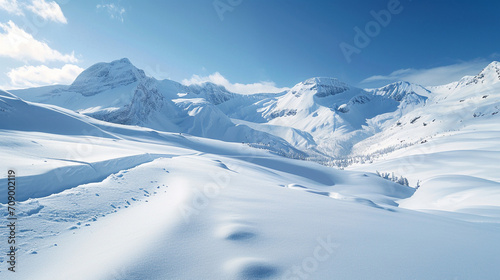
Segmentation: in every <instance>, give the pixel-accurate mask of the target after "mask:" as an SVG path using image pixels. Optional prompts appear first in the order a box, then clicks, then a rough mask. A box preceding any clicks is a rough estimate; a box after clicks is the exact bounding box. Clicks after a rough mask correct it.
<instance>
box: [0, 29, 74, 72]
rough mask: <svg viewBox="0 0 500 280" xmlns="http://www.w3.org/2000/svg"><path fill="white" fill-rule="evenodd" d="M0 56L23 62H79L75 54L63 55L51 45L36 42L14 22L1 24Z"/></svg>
mask: <svg viewBox="0 0 500 280" xmlns="http://www.w3.org/2000/svg"><path fill="white" fill-rule="evenodd" d="M2 31H3V32H4V33H3V32H2ZM0 56H4V57H10V58H14V59H18V60H21V61H28V60H34V61H40V62H46V61H61V62H71V63H75V62H78V59H76V57H75V55H74V53H71V54H62V53H60V52H59V51H57V50H54V49H52V48H50V47H49V45H47V44H46V43H44V42H40V41H38V40H36V39H35V38H33V36H32V35H31V34H29V33H27V32H26V31H24V30H23V29H21V28H19V27H18V26H17V25H16V24H15V23H13V22H12V21H9V22H8V23H7V24H3V23H0Z"/></svg>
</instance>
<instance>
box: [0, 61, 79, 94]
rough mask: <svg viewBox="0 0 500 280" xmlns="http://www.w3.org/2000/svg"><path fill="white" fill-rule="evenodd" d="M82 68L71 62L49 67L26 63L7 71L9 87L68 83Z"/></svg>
mask: <svg viewBox="0 0 500 280" xmlns="http://www.w3.org/2000/svg"><path fill="white" fill-rule="evenodd" d="M83 70H84V69H83V68H80V67H78V66H76V65H73V64H66V65H64V66H63V67H62V68H49V67H47V66H45V65H40V66H31V65H26V66H22V67H19V68H15V69H12V70H11V71H9V73H7V76H8V77H9V79H10V86H9V87H10V89H15V88H28V87H39V86H46V85H55V84H70V83H72V82H73V81H74V80H75V78H76V77H77V76H78V75H79V74H80V73H82V71H83Z"/></svg>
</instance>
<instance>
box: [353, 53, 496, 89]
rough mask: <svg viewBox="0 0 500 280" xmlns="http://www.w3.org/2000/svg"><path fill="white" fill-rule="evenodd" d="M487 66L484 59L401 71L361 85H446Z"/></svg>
mask: <svg viewBox="0 0 500 280" xmlns="http://www.w3.org/2000/svg"><path fill="white" fill-rule="evenodd" d="M486 65H488V61H486V60H484V59H477V60H473V61H467V62H460V63H456V64H452V65H446V66H439V67H434V68H427V69H414V68H407V69H399V70H396V71H394V72H392V73H390V74H389V75H375V76H371V77H368V78H366V79H364V80H363V81H361V84H370V85H380V83H392V82H396V81H407V82H411V83H416V84H420V85H423V86H436V85H444V84H447V83H451V82H454V81H458V80H460V79H461V78H462V77H464V76H469V75H475V74H477V73H479V71H481V70H482V69H483V68H484V67H486Z"/></svg>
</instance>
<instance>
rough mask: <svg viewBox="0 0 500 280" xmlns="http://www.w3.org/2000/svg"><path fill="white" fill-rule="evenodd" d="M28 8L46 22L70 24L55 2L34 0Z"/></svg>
mask: <svg viewBox="0 0 500 280" xmlns="http://www.w3.org/2000/svg"><path fill="white" fill-rule="evenodd" d="M26 8H27V9H28V10H30V11H32V12H33V13H34V14H36V15H38V16H40V17H41V18H43V19H45V20H51V21H54V22H60V23H68V20H67V19H66V17H65V16H64V14H63V12H62V10H61V7H59V5H58V4H57V3H56V2H54V1H51V2H47V1H45V0H33V1H32V2H31V5H27V6H26Z"/></svg>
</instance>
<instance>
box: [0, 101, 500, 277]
mask: <svg viewBox="0 0 500 280" xmlns="http://www.w3.org/2000/svg"><path fill="white" fill-rule="evenodd" d="M191 102H194V101H191ZM0 104H1V107H0V108H1V111H0V113H1V114H2V118H0V141H2V145H0V153H1V154H2V158H7V157H9V158H10V159H11V160H13V161H12V162H14V161H15V164H13V163H12V162H7V161H2V162H1V165H2V168H1V169H2V170H8V169H11V168H14V169H15V170H16V173H17V179H16V181H17V182H18V196H17V197H18V203H19V207H18V210H17V211H18V212H17V213H18V221H17V223H18V224H19V225H20V227H19V229H20V231H19V232H18V236H17V238H18V239H17V240H18V241H19V244H18V245H17V246H18V249H19V250H18V252H17V254H18V260H19V263H18V264H17V267H16V268H17V272H16V273H15V274H12V273H11V272H9V271H6V267H7V263H6V258H5V256H1V257H0V277H1V278H2V279H3V278H6V279H51V280H57V279H218V280H219V279H408V278H409V279H455V278H457V277H458V278H464V279H496V277H497V276H498V274H499V273H500V270H499V268H498V266H497V265H496V264H497V263H498V262H499V261H500V256H499V255H498V253H497V252H498V250H499V249H500V245H499V243H498V242H497V240H498V238H499V237H500V231H499V230H498V229H499V228H498V224H495V220H490V221H488V222H484V221H483V223H471V222H464V221H459V220H457V219H456V218H446V217H443V216H442V215H434V214H432V215H431V214H426V213H421V212H417V211H413V210H406V209H401V208H399V207H398V202H399V201H402V200H404V199H411V198H412V197H413V196H412V195H413V193H414V189H412V188H409V187H405V186H402V185H399V184H395V183H392V182H390V181H388V180H384V179H382V178H380V177H378V176H376V175H375V174H372V173H366V172H353V171H342V170H336V169H332V168H329V167H325V166H321V165H319V164H316V163H312V162H306V161H299V160H292V159H287V158H283V157H279V156H276V155H273V154H271V153H269V152H267V151H265V150H257V149H253V148H250V147H248V146H246V145H242V144H238V143H227V142H221V141H217V140H210V139H203V138H196V137H192V136H187V135H179V134H178V133H169V132H160V131H154V130H151V129H147V128H140V127H133V126H125V125H119V124H111V123H106V122H102V121H98V120H95V119H92V118H89V117H87V116H84V115H81V114H78V113H74V112H71V111H69V110H65V109H61V108H58V107H54V106H49V105H42V104H36V103H29V102H25V101H23V100H20V99H18V98H17V97H15V96H13V95H11V94H9V93H5V92H2V93H0ZM22 115H24V117H22ZM42 118H50V123H47V122H45V124H43V123H41V122H39V123H36V122H37V119H42ZM28 123H33V126H32V127H30V128H29V129H24V130H22V129H21V127H22V126H24V125H27V124H28ZM55 128H57V130H56V129H55ZM84 166H86V167H88V168H84ZM61 170H63V171H62V172H61ZM92 170H94V172H97V171H99V172H101V177H99V178H96V177H92V176H89V174H92ZM51 172H53V173H55V174H57V175H56V176H58V177H57V178H58V179H57V178H54V177H52V175H51ZM0 176H2V177H0V178H2V184H4V185H5V176H6V175H5V174H2V175H0ZM30 176H38V177H37V180H36V181H30V180H27V179H29V177H30ZM74 180H80V182H78V183H76V184H74V183H73V182H74ZM44 183H48V184H46V185H44ZM41 186H44V187H43V188H42V187H41ZM485 187H489V186H487V185H485ZM422 188H423V187H422ZM419 190H420V189H419ZM419 190H417V193H418V192H419ZM0 206H1V208H2V209H5V207H6V204H5V200H4V199H3V200H2V201H0ZM0 235H2V236H1V238H2V239H4V240H6V238H7V232H6V231H0ZM0 244H1V245H0V250H2V251H4V252H5V251H7V248H6V247H5V246H6V242H2V243H0ZM478 256H480V257H481V258H482V259H483V260H484V261H481V262H477V259H478ZM437 264H438V265H437Z"/></svg>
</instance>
